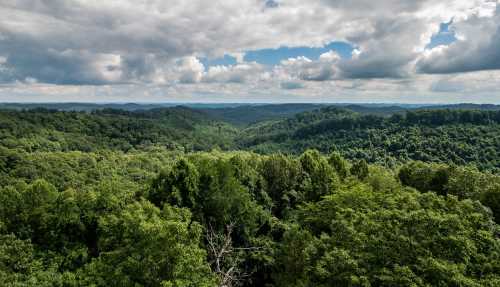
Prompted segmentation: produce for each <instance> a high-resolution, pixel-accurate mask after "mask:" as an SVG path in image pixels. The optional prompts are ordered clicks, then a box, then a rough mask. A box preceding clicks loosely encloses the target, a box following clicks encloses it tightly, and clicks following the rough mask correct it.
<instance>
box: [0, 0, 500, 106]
mask: <svg viewBox="0 0 500 287" xmlns="http://www.w3.org/2000/svg"><path fill="white" fill-rule="evenodd" d="M0 101H3V102H5V101H8V102H43V101H50V102H54V101H72V102H365V103H366V102H386V103H388V102H403V103H457V102H476V103H497V104H500V0H440V1H436V0H400V1H397V0H378V1H374V0H358V1H357V0H353V1H349V0H307V1H305V0H224V1H222V0H210V1H207V0H189V1H181V0H178V1H172V0H105V1H104V0H99V1H96V0H0Z"/></svg>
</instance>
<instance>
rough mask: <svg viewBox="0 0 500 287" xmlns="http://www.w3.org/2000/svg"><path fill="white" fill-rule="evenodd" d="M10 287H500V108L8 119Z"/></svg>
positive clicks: (22, 114) (2, 192)
mask: <svg viewBox="0 0 500 287" xmlns="http://www.w3.org/2000/svg"><path fill="white" fill-rule="evenodd" d="M239 115H241V116H239ZM0 282H1V283H0V285H1V286H8V287H14V286H15V287H21V286H22V287H25V286H26V287H27V286H30V287H31V286H33V287H34V286H47V287H49V286H60V287H73V286H74V287H77V286H95V287H100V286H130V287H140V286H144V287H145V286H162V287H166V286H168V287H188V286H207V287H208V286H214V287H215V286H220V287H222V286H225V287H229V286H231V287H233V286H268V287H272V286H275V287H280V286H283V287H284V286H297V287H309V286H325V287H326V286H491V287H494V286H500V108H498V107H491V106H488V107H487V108H481V107H480V106H473V107H468V106H465V107H464V106H460V107H454V106H450V107H432V108H394V107H387V108H384V107H359V106H344V107H343V106H326V105H322V106H317V105H310V106H307V105H301V104H295V105H285V106H283V107H280V105H269V106H242V107H214V108H206V107H202V108H200V107H181V106H176V107H148V108H144V109H141V108H138V107H135V106H134V108H133V109H120V108H119V107H115V106H113V107H102V108H94V107H90V108H88V109H87V108H86V109H85V110H71V109H64V110H63V109H58V108H57V107H56V108H54V107H52V108H51V107H29V106H16V107H15V108H14V109H12V108H4V109H2V110H0Z"/></svg>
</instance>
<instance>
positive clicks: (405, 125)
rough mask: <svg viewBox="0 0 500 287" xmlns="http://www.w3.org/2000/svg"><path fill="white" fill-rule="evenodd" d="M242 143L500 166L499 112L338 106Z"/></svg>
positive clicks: (266, 126) (258, 128)
mask: <svg viewBox="0 0 500 287" xmlns="http://www.w3.org/2000/svg"><path fill="white" fill-rule="evenodd" d="M243 134H244V136H242V137H240V140H239V144H240V145H241V146H242V147H243V148H245V149H251V150H254V151H257V152H261V153H272V152H278V151H279V152H286V153H300V152H302V151H304V150H305V149H308V148H316V149H318V150H320V151H322V152H331V151H334V150H338V151H339V152H340V153H342V154H343V155H344V156H346V157H347V158H350V159H365V160H366V161H368V162H372V163H379V164H382V165H389V166H395V165H397V164H399V163H403V162H405V161H407V160H422V161H428V162H445V163H455V164H460V165H462V164H468V163H471V164H475V165H477V166H479V167H480V168H481V169H485V170H498V169H499V168H500V111H498V110H490V111H479V110H457V109H453V110H450V109H443V110H416V111H407V112H406V113H405V114H399V113H396V114H393V115H391V116H377V115H371V114H365V115H362V114H358V113H354V112H351V111H349V110H345V109H339V108H336V107H329V108H323V109H321V110H319V111H312V112H307V113H302V114H298V115H296V116H295V117H292V118H289V119H286V120H282V121H277V122H270V123H263V124H259V125H255V126H251V127H249V128H247V129H246V130H244V131H243Z"/></svg>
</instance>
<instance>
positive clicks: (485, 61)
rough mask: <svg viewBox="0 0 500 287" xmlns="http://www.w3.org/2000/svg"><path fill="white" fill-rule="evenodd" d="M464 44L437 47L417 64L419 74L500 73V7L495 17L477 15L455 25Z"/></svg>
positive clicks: (454, 27)
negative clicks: (490, 71) (484, 71)
mask: <svg viewBox="0 0 500 287" xmlns="http://www.w3.org/2000/svg"><path fill="white" fill-rule="evenodd" d="M453 29H455V30H456V31H457V32H458V33H459V35H460V38H461V40H459V41H457V42H455V43H453V44H451V45H450V46H448V47H437V48H435V49H433V50H432V51H431V52H429V53H427V54H426V55H424V56H423V57H422V58H421V59H420V60H419V61H418V62H417V71H418V72H420V73H430V74H447V73H460V72H471V71H481V70H496V69H500V6H497V8H496V10H495V12H494V15H493V16H492V17H480V16H478V15H473V16H471V17H470V18H469V19H467V20H465V21H461V22H458V23H456V24H453Z"/></svg>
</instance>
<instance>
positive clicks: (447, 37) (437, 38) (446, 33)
mask: <svg viewBox="0 0 500 287" xmlns="http://www.w3.org/2000/svg"><path fill="white" fill-rule="evenodd" d="M452 23H453V20H450V22H448V23H441V25H440V26H439V32H438V33H437V34H435V35H432V37H431V41H430V43H429V44H427V46H426V47H425V48H426V49H432V48H434V47H437V46H440V45H450V44H451V43H453V42H455V41H456V40H457V38H456V37H455V31H453V30H450V25H451V24H452Z"/></svg>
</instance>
